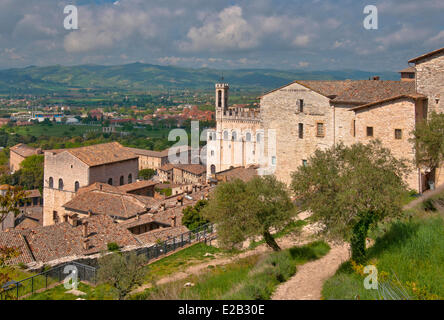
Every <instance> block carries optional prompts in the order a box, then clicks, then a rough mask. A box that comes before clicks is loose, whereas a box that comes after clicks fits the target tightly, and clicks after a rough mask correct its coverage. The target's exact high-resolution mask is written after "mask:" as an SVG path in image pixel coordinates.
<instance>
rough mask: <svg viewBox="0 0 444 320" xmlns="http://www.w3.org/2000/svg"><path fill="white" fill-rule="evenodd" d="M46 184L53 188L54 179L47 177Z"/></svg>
mask: <svg viewBox="0 0 444 320" xmlns="http://www.w3.org/2000/svg"><path fill="white" fill-rule="evenodd" d="M48 186H49V187H50V188H51V189H52V188H54V179H53V178H52V177H49V182H48Z"/></svg>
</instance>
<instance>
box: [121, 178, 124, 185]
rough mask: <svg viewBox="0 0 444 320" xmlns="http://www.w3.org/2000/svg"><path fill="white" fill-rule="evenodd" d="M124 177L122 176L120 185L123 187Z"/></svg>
mask: <svg viewBox="0 0 444 320" xmlns="http://www.w3.org/2000/svg"><path fill="white" fill-rule="evenodd" d="M123 179H124V178H123V176H120V185H121V186H123V184H124V182H123Z"/></svg>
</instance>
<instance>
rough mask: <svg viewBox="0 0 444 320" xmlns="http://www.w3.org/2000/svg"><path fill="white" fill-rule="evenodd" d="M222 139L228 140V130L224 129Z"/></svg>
mask: <svg viewBox="0 0 444 320" xmlns="http://www.w3.org/2000/svg"><path fill="white" fill-rule="evenodd" d="M224 140H228V131H224Z"/></svg>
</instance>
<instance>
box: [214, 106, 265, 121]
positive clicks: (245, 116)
mask: <svg viewBox="0 0 444 320" xmlns="http://www.w3.org/2000/svg"><path fill="white" fill-rule="evenodd" d="M222 119H223V120H249V121H260V111H259V110H253V109H247V110H245V109H244V108H230V109H228V110H226V111H224V112H223V116H222Z"/></svg>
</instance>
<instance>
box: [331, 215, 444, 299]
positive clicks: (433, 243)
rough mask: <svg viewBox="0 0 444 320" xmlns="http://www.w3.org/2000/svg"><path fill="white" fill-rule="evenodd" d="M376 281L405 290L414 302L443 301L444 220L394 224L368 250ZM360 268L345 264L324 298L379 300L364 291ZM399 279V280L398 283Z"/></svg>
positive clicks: (413, 220)
mask: <svg viewBox="0 0 444 320" xmlns="http://www.w3.org/2000/svg"><path fill="white" fill-rule="evenodd" d="M368 256H369V262H368V264H372V265H376V267H377V268H378V274H379V281H380V282H382V283H390V284H391V285H392V286H394V287H398V288H404V289H405V290H406V291H407V293H408V294H409V296H410V297H411V298H413V299H438V298H439V299H444V277H443V275H442V271H443V265H444V221H443V219H442V218H440V217H438V216H434V217H428V218H423V219H419V218H412V219H411V220H409V221H397V222H394V223H392V224H391V226H390V228H389V230H388V231H387V232H386V233H385V234H384V235H382V236H380V237H379V238H378V239H377V240H376V243H375V245H374V246H373V247H372V248H370V249H369V251H368ZM366 276H367V275H365V274H363V273H362V266H355V267H353V265H352V263H351V262H346V263H344V264H343V265H342V266H341V267H340V268H339V270H338V271H337V272H336V274H335V275H334V276H333V277H332V278H330V279H329V280H328V281H326V283H325V284H324V287H323V291H322V294H323V297H324V298H325V299H357V298H359V299H369V300H372V299H379V294H378V292H377V290H366V289H365V288H364V284H363V281H364V278H365V277H366ZM398 280H399V281H398Z"/></svg>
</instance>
